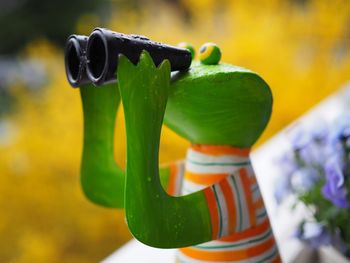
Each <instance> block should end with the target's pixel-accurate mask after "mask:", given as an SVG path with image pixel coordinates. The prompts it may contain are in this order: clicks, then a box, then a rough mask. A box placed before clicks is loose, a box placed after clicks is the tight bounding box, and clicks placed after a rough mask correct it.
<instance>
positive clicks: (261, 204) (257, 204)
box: [254, 197, 265, 209]
mask: <svg viewBox="0 0 350 263" xmlns="http://www.w3.org/2000/svg"><path fill="white" fill-rule="evenodd" d="M254 207H255V209H260V208H263V207H265V205H264V201H263V199H262V198H261V197H260V198H259V199H258V200H257V201H256V202H255V204H254Z"/></svg>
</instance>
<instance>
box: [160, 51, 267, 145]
mask: <svg viewBox="0 0 350 263" xmlns="http://www.w3.org/2000/svg"><path fill="white" fill-rule="evenodd" d="M200 60H201V61H200V62H197V61H194V62H193V63H192V65H191V68H190V70H189V71H187V72H179V73H176V74H174V75H172V83H171V87H170V95H169V99H168V103H167V108H166V113H165V123H166V124H167V125H168V126H169V127H170V128H171V129H173V130H174V131H175V132H177V133H178V134H179V135H181V136H183V137H185V138H187V139H188V140H190V141H191V142H192V143H200V144H216V145H232V146H236V147H250V146H252V145H253V144H254V143H255V141H256V140H257V139H258V138H259V137H260V135H261V133H262V132H263V130H264V129H265V127H266V125H267V123H268V121H269V118H270V115H271V110H272V94H271V91H270V88H269V86H268V85H267V84H266V82H265V81H264V80H263V79H262V78H261V77H260V76H259V75H258V74H256V73H254V72H252V71H250V70H247V69H244V68H240V67H236V66H232V65H229V64H223V63H218V62H219V60H220V50H219V49H218V47H217V46H216V45H214V44H206V45H205V46H203V47H202V48H201V49H200Z"/></svg>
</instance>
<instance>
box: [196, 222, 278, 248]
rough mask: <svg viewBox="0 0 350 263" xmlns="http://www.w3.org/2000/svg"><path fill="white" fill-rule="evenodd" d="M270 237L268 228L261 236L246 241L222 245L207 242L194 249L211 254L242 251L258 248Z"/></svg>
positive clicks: (270, 232)
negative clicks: (210, 252)
mask: <svg viewBox="0 0 350 263" xmlns="http://www.w3.org/2000/svg"><path fill="white" fill-rule="evenodd" d="M272 236H273V233H272V230H271V229H270V228H269V229H268V230H267V231H265V232H264V233H263V234H261V235H259V236H254V237H252V238H249V239H246V240H239V241H235V242H225V243H223V244H212V242H208V243H205V244H200V245H198V246H195V247H194V248H196V249H198V250H201V251H212V252H218V253H219V252H222V251H237V250H244V249H247V248H251V247H256V246H259V245H261V244H263V243H265V242H266V241H267V240H268V239H270V238H271V237H272ZM262 237H263V239H262V240H259V241H255V240H256V239H259V238H262ZM253 241H254V242H253ZM232 245H233V246H235V247H226V248H215V247H216V246H232ZM208 247H209V248H208Z"/></svg>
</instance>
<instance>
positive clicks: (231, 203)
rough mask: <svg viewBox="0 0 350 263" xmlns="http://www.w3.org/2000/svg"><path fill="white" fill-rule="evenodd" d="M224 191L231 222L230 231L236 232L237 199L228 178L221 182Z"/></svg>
mask: <svg viewBox="0 0 350 263" xmlns="http://www.w3.org/2000/svg"><path fill="white" fill-rule="evenodd" d="M219 185H220V187H221V190H222V193H223V194H224V197H225V201H226V205H227V210H228V220H229V221H228V222H229V233H230V234H231V233H234V232H235V229H236V224H237V218H236V211H235V200H234V195H233V193H232V189H231V187H230V185H229V183H228V182H227V180H222V181H220V183H219Z"/></svg>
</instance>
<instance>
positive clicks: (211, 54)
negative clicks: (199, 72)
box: [199, 43, 221, 65]
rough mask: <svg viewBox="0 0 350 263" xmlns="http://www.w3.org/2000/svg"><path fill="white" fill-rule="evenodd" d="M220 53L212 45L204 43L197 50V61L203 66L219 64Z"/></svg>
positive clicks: (215, 46) (216, 47) (218, 49)
mask: <svg viewBox="0 0 350 263" xmlns="http://www.w3.org/2000/svg"><path fill="white" fill-rule="evenodd" d="M220 59H221V51H220V48H219V47H218V46H217V45H216V44H214V43H205V44H204V45H203V46H201V48H200V49H199V60H200V61H201V63H202V64H205V65H216V64H218V63H219V62H220Z"/></svg>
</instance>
